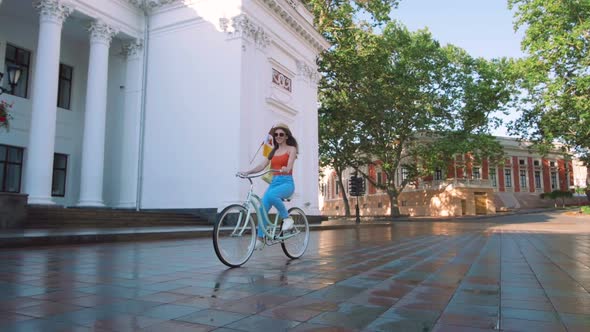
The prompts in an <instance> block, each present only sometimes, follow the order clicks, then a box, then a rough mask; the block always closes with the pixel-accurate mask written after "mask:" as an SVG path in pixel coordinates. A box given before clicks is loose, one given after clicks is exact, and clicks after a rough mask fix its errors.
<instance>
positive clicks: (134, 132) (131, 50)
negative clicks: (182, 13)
mask: <svg viewBox="0 0 590 332" xmlns="http://www.w3.org/2000/svg"><path fill="white" fill-rule="evenodd" d="M142 49H143V45H142V42H141V41H139V40H138V41H134V42H131V43H129V44H126V45H124V46H123V54H124V55H125V56H126V57H127V66H126V67H127V68H126V69H127V70H126V73H125V108H124V110H123V112H125V113H124V114H123V128H124V129H123V138H122V142H121V146H122V149H121V150H122V153H121V163H120V165H121V183H120V184H119V185H120V198H119V203H118V204H117V207H120V208H134V207H135V205H136V200H137V176H138V164H137V163H138V160H139V139H140V137H139V126H140V120H141V119H140V118H141V96H142V94H141V89H142V85H141V83H142V75H143V73H142V64H143V61H142V55H143V54H142V53H143V50H142Z"/></svg>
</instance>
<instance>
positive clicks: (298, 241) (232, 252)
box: [213, 170, 309, 267]
mask: <svg viewBox="0 0 590 332" xmlns="http://www.w3.org/2000/svg"><path fill="white" fill-rule="evenodd" d="M274 171H275V170H268V171H265V172H262V173H259V174H255V175H248V176H245V175H240V174H237V175H236V176H238V177H240V178H242V179H247V180H248V181H250V190H249V191H248V195H247V197H246V200H245V201H244V202H243V203H242V204H232V205H229V206H228V207H226V208H225V209H223V210H222V211H221V213H220V214H219V217H218V219H217V221H216V223H215V227H214V228H213V247H214V248H215V254H217V257H218V258H219V260H220V261H221V262H222V263H223V264H225V265H227V266H229V267H239V266H242V265H243V264H244V263H246V262H247V261H248V259H250V257H251V256H252V253H253V252H254V247H255V245H256V225H258V227H261V229H262V231H263V233H264V241H263V242H264V244H265V245H267V246H270V245H275V244H277V243H280V244H281V247H282V248H283V252H284V253H285V255H287V257H289V258H291V259H297V258H299V257H301V256H302V255H303V253H304V252H305V250H306V249H307V245H308V243H309V223H308V222H307V217H306V216H305V213H304V212H303V210H301V209H300V208H298V207H292V208H290V209H289V216H290V217H291V218H293V221H294V224H293V228H291V229H290V230H288V231H281V227H282V219H281V218H280V217H279V215H278V214H277V215H276V217H275V218H274V221H273V222H271V221H270V218H269V216H268V214H267V213H266V211H265V209H264V207H263V206H262V200H261V199H260V197H258V196H257V195H256V194H255V193H254V182H253V181H252V179H253V178H257V177H260V176H263V175H264V174H266V173H268V172H274ZM284 201H289V200H288V199H287V200H284ZM264 221H266V222H264Z"/></svg>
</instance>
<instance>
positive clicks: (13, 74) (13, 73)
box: [0, 64, 22, 95]
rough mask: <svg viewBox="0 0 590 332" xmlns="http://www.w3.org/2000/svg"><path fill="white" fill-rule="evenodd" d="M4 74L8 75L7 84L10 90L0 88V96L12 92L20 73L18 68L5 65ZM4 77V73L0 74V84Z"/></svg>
mask: <svg viewBox="0 0 590 332" xmlns="http://www.w3.org/2000/svg"><path fill="white" fill-rule="evenodd" d="M6 68H7V70H6V73H7V74H8V84H9V85H10V90H8V89H5V88H3V87H2V86H0V95H1V94H3V93H4V92H9V91H10V92H12V91H13V90H14V87H15V86H16V85H17V84H18V80H19V79H20V75H21V73H22V71H21V69H20V67H19V66H15V65H13V64H8V65H6ZM3 77H4V73H2V72H0V82H2V78H3Z"/></svg>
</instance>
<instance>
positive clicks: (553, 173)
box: [551, 172, 557, 190]
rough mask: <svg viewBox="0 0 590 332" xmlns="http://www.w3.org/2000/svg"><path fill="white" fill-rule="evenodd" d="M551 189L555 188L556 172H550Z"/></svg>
mask: <svg viewBox="0 0 590 332" xmlns="http://www.w3.org/2000/svg"><path fill="white" fill-rule="evenodd" d="M551 189H552V190H555V189H557V172H551Z"/></svg>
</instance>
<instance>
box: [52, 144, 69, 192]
mask: <svg viewBox="0 0 590 332" xmlns="http://www.w3.org/2000/svg"><path fill="white" fill-rule="evenodd" d="M67 171H68V155H65V154H61V153H55V154H54V155H53V179H52V183H51V196H57V197H64V196H65V195H66V177H67V174H68V172H67Z"/></svg>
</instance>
